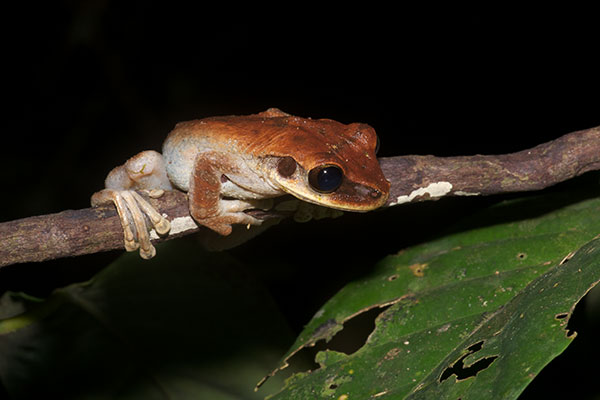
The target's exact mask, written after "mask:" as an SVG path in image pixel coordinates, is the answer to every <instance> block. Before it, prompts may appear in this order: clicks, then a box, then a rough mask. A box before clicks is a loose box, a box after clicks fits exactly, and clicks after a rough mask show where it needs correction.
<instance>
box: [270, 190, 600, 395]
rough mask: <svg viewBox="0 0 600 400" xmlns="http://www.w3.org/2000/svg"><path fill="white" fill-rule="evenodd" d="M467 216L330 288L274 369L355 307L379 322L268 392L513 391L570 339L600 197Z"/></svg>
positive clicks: (597, 262) (592, 280)
mask: <svg viewBox="0 0 600 400" xmlns="http://www.w3.org/2000/svg"><path fill="white" fill-rule="evenodd" d="M571 196H572V195H571ZM473 225H475V226H478V227H479V228H477V227H471V228H469V227H468V225H467V226H464V227H462V228H461V230H460V233H456V234H453V235H450V236H447V237H445V238H442V239H439V240H435V241H433V242H431V243H428V244H424V245H420V246H416V247H413V248H410V249H408V250H405V251H402V252H400V253H399V254H397V255H395V256H390V257H387V258H386V259H384V260H383V261H381V262H380V263H379V264H378V265H377V266H376V268H375V269H374V270H373V271H372V273H370V275H369V276H367V277H366V278H364V279H361V280H359V281H355V282H352V283H350V284H348V285H347V286H346V287H345V288H343V289H342V290H341V291H340V292H339V293H337V295H335V296H334V297H333V298H332V299H330V300H329V301H328V302H327V303H326V304H325V305H324V306H323V307H322V309H321V310H319V311H318V312H317V313H316V315H315V316H314V317H313V319H312V320H311V321H310V322H309V324H308V325H307V326H306V328H305V329H304V330H303V332H302V333H301V334H300V336H299V337H298V339H297V340H296V343H295V344H294V346H293V347H292V348H291V349H290V350H289V352H288V354H287V355H286V356H285V357H284V361H283V362H282V364H281V367H280V368H279V369H283V368H285V367H286V366H287V365H288V362H289V360H290V358H291V357H292V356H294V355H295V354H299V353H300V351H301V350H302V349H305V348H307V347H310V346H314V345H315V344H322V343H323V342H325V341H329V340H331V339H334V341H335V337H337V336H338V335H341V334H343V333H344V330H345V329H346V327H347V326H349V324H350V323H351V322H352V321H353V320H355V319H356V318H357V317H358V316H359V315H361V314H363V315H364V314H365V313H366V312H374V311H375V312H378V313H379V315H378V316H377V318H376V319H375V328H374V330H373V331H372V333H371V334H370V335H369V337H368V339H367V340H366V343H364V345H363V346H362V347H361V348H359V349H358V350H357V351H355V352H353V353H352V352H348V353H349V354H346V353H344V352H340V351H335V350H332V349H326V350H323V351H321V352H319V353H317V356H316V361H317V362H318V364H319V365H320V367H319V368H317V369H316V370H314V371H312V372H309V373H303V374H297V375H294V376H292V377H291V378H290V379H288V381H287V383H286V386H285V387H284V389H283V390H282V391H281V392H280V393H278V394H276V395H274V396H273V397H272V399H278V400H280V399H307V398H320V397H323V398H335V399H338V398H340V399H341V398H345V396H349V398H361V399H400V398H415V399H416V398H419V399H432V398H435V399H442V398H452V399H456V398H462V399H468V398H472V399H481V398H502V399H511V398H515V397H517V396H518V395H519V393H521V392H522V391H523V389H524V388H525V387H526V386H527V384H528V383H529V382H531V380H532V379H533V378H534V377H535V376H536V374H537V373H538V372H539V371H540V370H541V369H542V368H543V367H544V366H545V365H546V364H547V363H548V362H550V360H552V359H553V358H554V357H556V356H557V355H558V354H560V353H561V352H562V351H563V350H564V349H565V348H566V347H567V346H568V344H569V343H570V341H571V340H572V339H573V337H574V336H575V335H574V334H569V333H568V332H566V330H565V327H566V324H567V322H568V320H569V318H570V316H571V313H572V311H573V308H574V306H575V304H576V303H577V302H578V301H579V300H580V299H581V298H582V297H583V296H584V295H585V294H586V293H587V291H588V290H590V289H591V288H592V287H593V286H594V285H595V284H596V283H597V282H598V281H599V280H600V239H599V238H598V236H597V235H598V233H599V232H600V198H598V197H597V198H592V199H584V200H580V201H574V200H573V199H572V198H571V199H568V198H566V197H543V198H535V199H528V200H521V201H512V202H506V203H503V204H501V205H499V206H496V207H492V208H491V209H489V210H487V211H486V212H484V213H483V214H482V215H478V216H477V217H476V219H475V220H474V221H473ZM482 226H484V227H482ZM279 369H278V370H279ZM278 370H276V371H274V372H273V374H275V373H277V371H278Z"/></svg>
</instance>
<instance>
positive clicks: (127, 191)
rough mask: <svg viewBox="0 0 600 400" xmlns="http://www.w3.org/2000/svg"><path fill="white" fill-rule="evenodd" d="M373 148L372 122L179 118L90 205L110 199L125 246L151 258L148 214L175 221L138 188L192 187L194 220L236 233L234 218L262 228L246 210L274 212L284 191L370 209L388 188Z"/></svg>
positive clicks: (164, 225) (279, 114) (274, 114)
mask: <svg viewBox="0 0 600 400" xmlns="http://www.w3.org/2000/svg"><path fill="white" fill-rule="evenodd" d="M377 145H378V140H377V136H376V134H375V131H374V129H373V128H371V127H370V126H368V125H366V124H360V123H353V124H349V125H345V124H342V123H339V122H336V121H333V120H329V119H319V120H313V119H306V118H300V117H294V116H292V115H289V114H287V113H284V112H283V111H280V110H278V109H275V108H271V109H268V110H267V111H264V112H261V113H258V114H254V115H247V116H227V117H212V118H205V119H201V120H195V121H189V122H182V123H179V124H177V125H176V126H175V128H174V129H173V131H172V132H171V133H170V134H169V135H168V137H167V139H166V141H165V142H164V144H163V153H162V155H161V154H159V153H158V152H155V151H143V152H141V153H139V154H137V155H135V156H134V157H132V158H130V159H129V160H128V161H127V162H126V163H125V164H124V165H121V166H119V167H116V168H115V169H113V170H112V171H111V172H110V173H109V174H108V177H107V178H106V181H105V186H106V188H105V189H103V190H101V191H99V192H97V193H95V194H94V195H93V196H92V205H94V206H95V205H99V204H105V203H114V204H115V205H116V208H117V211H118V213H119V216H120V219H121V224H122V226H123V230H124V238H125V248H126V250H128V251H133V250H136V249H137V248H139V249H140V255H141V256H142V257H143V258H152V257H153V256H154V255H155V253H156V250H155V249H154V246H152V244H151V243H150V238H149V235H148V228H147V227H146V217H147V218H148V219H149V220H150V221H151V223H152V225H153V226H154V229H155V230H156V231H157V233H159V234H161V235H164V234H167V233H168V232H169V229H170V225H169V221H168V220H167V219H166V218H165V217H164V216H162V215H160V214H159V213H158V212H157V211H156V210H155V209H154V208H153V207H152V206H151V205H150V204H149V203H148V202H147V201H146V200H144V199H143V197H142V196H140V195H139V194H138V193H136V190H144V191H146V192H148V193H149V194H150V195H151V196H152V195H157V196H159V195H160V194H161V193H162V192H163V191H164V190H173V188H176V189H179V190H183V191H185V192H187V193H188V197H189V210H190V214H191V216H192V217H193V218H194V220H195V221H196V222H197V223H198V224H200V225H204V226H206V227H208V228H210V229H212V230H214V231H216V232H218V233H220V234H221V235H228V234H229V233H231V230H232V227H231V225H232V224H244V225H247V226H248V227H249V226H250V225H260V224H261V222H262V221H261V220H260V219H257V218H255V217H253V216H251V215H248V214H247V213H245V212H244V211H246V210H249V209H256V208H259V209H268V208H269V206H270V204H272V200H271V201H269V200H270V199H271V198H273V197H277V196H282V195H285V194H291V195H293V196H295V197H296V198H298V199H300V200H303V201H305V202H309V203H313V204H317V205H320V206H325V207H329V208H332V209H336V210H342V211H359V212H360V211H369V210H373V209H375V208H378V207H380V206H382V205H383V204H384V203H385V202H386V200H387V198H388V194H389V189H390V183H389V182H388V181H387V180H386V179H385V176H384V175H383V173H382V171H381V168H380V167H379V163H378V162H377V158H376V156H375V153H376V147H377ZM144 214H145V216H144Z"/></svg>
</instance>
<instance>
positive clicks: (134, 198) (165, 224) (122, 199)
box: [92, 189, 171, 259]
mask: <svg viewBox="0 0 600 400" xmlns="http://www.w3.org/2000/svg"><path fill="white" fill-rule="evenodd" d="M162 193H163V192H161V191H148V194H149V196H150V197H160V196H161V195H162ZM107 203H113V204H114V205H115V207H116V208H117V213H118V214H119V218H120V219H121V226H122V227H123V237H124V243H125V250H127V251H134V250H136V249H138V248H139V249H140V256H141V257H142V258H144V259H150V258H152V257H154V256H155V255H156V249H155V248H154V246H153V245H152V243H151V242H150V235H149V234H148V227H147V225H146V217H147V218H148V219H149V220H150V222H151V223H152V226H153V227H154V229H155V230H156V232H157V233H158V234H159V235H166V234H167V233H169V230H171V224H170V223H169V221H168V220H167V219H166V218H165V217H163V216H162V215H160V214H159V212H158V211H156V209H155V208H154V207H153V206H152V205H151V204H150V203H148V202H147V201H146V200H144V198H143V197H142V196H140V195H139V194H138V193H137V192H136V191H135V190H116V189H103V190H101V191H99V192H96V193H94V195H93V196H92V206H97V205H101V204H107Z"/></svg>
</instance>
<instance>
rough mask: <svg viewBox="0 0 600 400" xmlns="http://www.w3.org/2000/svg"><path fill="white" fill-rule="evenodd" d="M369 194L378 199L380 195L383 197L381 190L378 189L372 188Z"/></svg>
mask: <svg viewBox="0 0 600 400" xmlns="http://www.w3.org/2000/svg"><path fill="white" fill-rule="evenodd" d="M369 195H370V196H371V197H372V198H374V199H378V198H379V197H381V192H380V191H379V190H377V189H372V190H371V192H370V193H369Z"/></svg>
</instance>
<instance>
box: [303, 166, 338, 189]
mask: <svg viewBox="0 0 600 400" xmlns="http://www.w3.org/2000/svg"><path fill="white" fill-rule="evenodd" d="M343 178H344V173H343V172H342V170H341V169H340V168H338V167H336V166H335V165H323V166H320V167H317V168H313V169H312V170H311V171H310V172H309V173H308V183H309V184H310V186H312V188H313V189H315V190H316V191H317V192H321V193H331V192H333V191H334V190H336V189H337V188H339V187H340V185H341V184H342V179H343Z"/></svg>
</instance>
